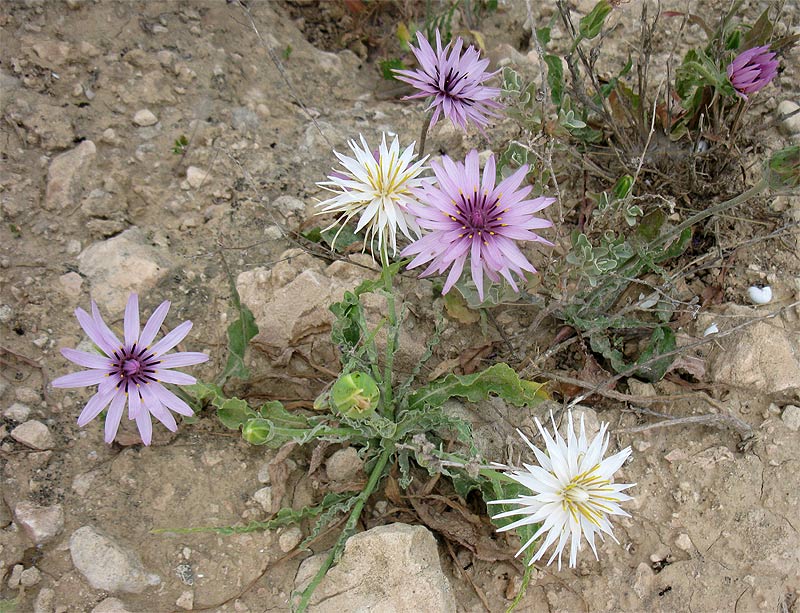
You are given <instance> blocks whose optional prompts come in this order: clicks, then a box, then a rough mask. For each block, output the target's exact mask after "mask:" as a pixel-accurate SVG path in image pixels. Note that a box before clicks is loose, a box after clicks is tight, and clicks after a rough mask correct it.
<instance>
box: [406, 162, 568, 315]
mask: <svg viewBox="0 0 800 613" xmlns="http://www.w3.org/2000/svg"><path fill="white" fill-rule="evenodd" d="M431 168H433V172H434V174H435V175H436V179H437V180H438V185H431V184H425V185H424V186H423V187H422V188H419V189H415V190H413V191H414V194H415V195H416V196H417V197H418V198H419V200H420V202H423V203H425V204H424V205H423V204H412V205H409V207H408V208H409V210H410V211H411V213H412V214H413V215H415V216H416V218H417V223H418V224H419V226H420V228H422V229H424V230H429V232H428V233H427V234H425V236H423V237H422V238H421V239H419V240H418V241H416V242H414V243H412V244H411V245H409V246H408V247H406V248H405V249H404V250H403V251H402V253H401V254H400V255H401V256H408V255H416V257H415V258H414V259H413V260H412V261H411V262H410V263H409V265H408V267H409V268H415V267H417V266H420V265H421V264H428V267H427V268H426V269H425V270H424V271H423V273H422V275H421V276H423V277H425V276H428V275H432V274H436V273H443V272H444V271H445V270H447V269H448V268H450V273H449V274H448V275H447V280H446V281H445V284H444V288H443V290H442V293H444V294H446V293H447V292H448V291H449V290H450V288H452V287H453V285H454V284H455V282H456V281H458V279H459V277H460V276H461V273H462V271H463V268H464V265H465V263H466V261H467V258H469V260H470V271H471V273H472V279H473V281H474V282H475V285H476V287H477V290H478V296H479V297H480V299H481V300H483V296H484V288H483V275H484V273H486V276H487V277H489V279H491V280H492V281H494V282H499V281H500V277H501V276H502V277H504V278H505V279H506V280H507V281H508V282H509V284H510V285H511V287H512V288H514V291H519V290H518V289H517V285H516V282H515V280H514V275H517V276H518V277H520V278H522V279H524V271H527V272H531V273H535V272H536V269H535V268H534V267H533V265H532V264H531V263H530V262H529V261H528V259H527V258H526V257H525V256H524V255H523V253H522V252H521V251H520V249H519V247H518V246H517V244H516V241H535V242H539V243H544V244H546V245H552V244H553V243H551V242H550V241H548V240H545V239H544V238H542V237H541V236H539V235H538V234H536V233H535V232H532V231H531V230H538V229H541V228H548V227H550V226H552V225H553V224H552V223H551V222H550V221H548V220H546V219H541V218H539V217H534V213H536V212H537V211H541V210H542V209H543V208H545V207H546V206H548V205H550V204H552V203H553V202H554V201H555V199H554V198H546V197H539V198H533V199H528V198H527V196H528V194H530V192H531V189H532V186H530V185H525V186H524V187H520V184H521V183H522V181H523V179H524V178H525V175H526V174H527V172H528V166H527V165H525V166H522V167H521V168H519V169H518V170H517V171H516V172H515V173H514V174H512V175H511V176H510V177H508V178H506V179H505V180H503V181H502V182H501V183H500V184H499V185H497V186H495V170H496V168H495V160H494V156H490V157H489V159H488V161H487V162H486V166H485V168H484V169H483V176H482V177H481V171H480V168H479V163H478V152H477V151H475V150H474V149H473V150H472V151H470V152H469V153H468V154H467V157H466V160H465V163H461V162H454V161H453V160H451V159H450V158H449V157H447V156H444V157H443V158H442V165H441V166H440V165H439V164H437V163H435V162H432V163H431ZM426 205H427V206H426Z"/></svg>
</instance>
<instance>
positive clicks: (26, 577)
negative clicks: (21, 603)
mask: <svg viewBox="0 0 800 613" xmlns="http://www.w3.org/2000/svg"><path fill="white" fill-rule="evenodd" d="M41 580H42V573H41V572H39V569H38V568H36V567H35V566H31V567H30V568H26V569H25V570H23V571H22V574H21V575H20V577H19V584H20V585H24V586H25V587H33V586H34V585H36V584H37V583H39V581H41Z"/></svg>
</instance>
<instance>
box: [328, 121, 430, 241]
mask: <svg viewBox="0 0 800 613" xmlns="http://www.w3.org/2000/svg"><path fill="white" fill-rule="evenodd" d="M359 137H360V139H361V145H362V146H363V147H360V146H359V145H358V143H356V142H355V141H354V140H351V141H350V142H349V143H348V144H349V145H350V149H352V150H353V153H354V154H355V157H354V158H353V157H348V156H346V155H342V154H341V153H338V152H336V151H334V152H333V153H334V155H336V157H337V158H339V161H340V162H341V164H342V166H344V170H341V171H339V170H337V171H334V172H333V173H332V174H331V175H330V176H328V181H322V182H320V183H318V184H317V185H319V186H320V187H322V188H324V189H327V190H328V191H331V192H334V193H335V194H336V195H335V196H333V197H331V198H329V199H328V200H325V201H323V202H320V203H319V204H318V205H317V206H318V207H320V208H321V211H320V214H322V213H340V216H339V218H338V219H337V220H336V223H334V224H332V225H331V226H329V228H328V229H330V228H332V227H333V226H335V225H337V224H339V223H341V224H342V227H344V225H345V224H346V223H347V222H348V221H350V220H351V219H352V218H353V217H356V216H360V217H359V219H358V224H357V225H356V232H358V231H360V230H362V229H366V241H365V246H366V244H370V245H372V243H373V241H374V239H375V238H376V237H377V239H378V250H379V251H380V250H381V249H382V248H383V245H384V244H386V245H387V246H391V248H392V254H394V253H395V252H396V251H397V229H398V228H399V229H400V231H401V232H402V233H403V234H404V235H405V236H406V237H407V238H408V239H409V240H413V239H414V238H415V237H412V235H411V233H412V232H413V233H414V234H415V235H416V238H419V236H420V229H419V226H418V225H417V222H416V220H415V218H414V217H413V216H412V215H411V214H410V213H409V212H408V210H407V207H408V205H409V204H412V203H413V204H416V203H417V199H416V198H415V197H414V196H413V194H412V193H411V189H412V188H417V187H421V186H422V185H423V183H432V182H433V181H434V180H433V179H432V178H420V177H419V175H420V174H421V173H422V172H423V171H425V170H427V169H428V167H427V166H424V164H425V160H427V159H428V157H427V156H425V157H424V158H422V159H421V160H417V161H416V162H413V159H414V145H415V144H416V143H411V144H410V145H409V146H408V147H406V149H405V150H404V151H403V152H402V153H400V144H399V142H398V139H397V137H396V136H395V137H394V140H392V143H391V145H389V146H387V145H386V134H384V135H383V138H382V142H381V145H380V147H379V148H378V149H377V150H376V151H375V152H373V151H372V150H371V149H370V148H369V145H367V141H366V140H364V137H363V136H361V135H359ZM339 232H341V229H340V230H339ZM337 236H338V232H337ZM334 240H335V239H334Z"/></svg>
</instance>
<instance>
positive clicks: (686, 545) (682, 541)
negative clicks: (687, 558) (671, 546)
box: [675, 532, 693, 551]
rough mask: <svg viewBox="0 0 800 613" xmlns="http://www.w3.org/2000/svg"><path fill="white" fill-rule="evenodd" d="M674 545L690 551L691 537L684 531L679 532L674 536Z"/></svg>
mask: <svg viewBox="0 0 800 613" xmlns="http://www.w3.org/2000/svg"><path fill="white" fill-rule="evenodd" d="M675 547H677V548H678V549H680V550H681V551H691V550H692V547H693V545H692V539H690V538H689V535H688V534H686V533H685V532H681V533H680V534H679V535H678V536H677V537H676V538H675Z"/></svg>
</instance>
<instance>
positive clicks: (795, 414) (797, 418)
mask: <svg viewBox="0 0 800 613" xmlns="http://www.w3.org/2000/svg"><path fill="white" fill-rule="evenodd" d="M781 420H783V423H784V424H786V427H787V428H789V430H793V431H794V432H797V431H798V430H800V407H797V406H795V405H793V404H787V405H786V406H785V407H783V414H782V415H781Z"/></svg>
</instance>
